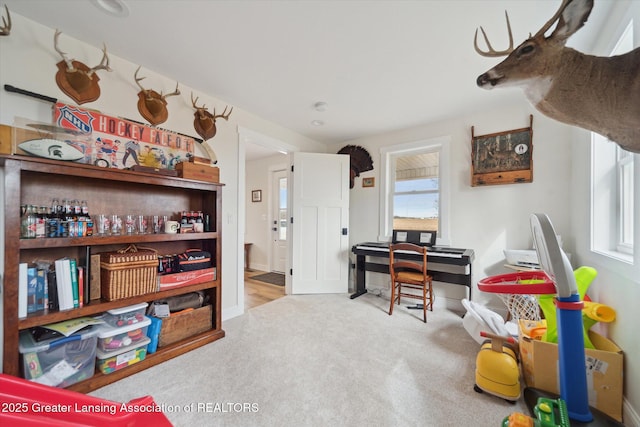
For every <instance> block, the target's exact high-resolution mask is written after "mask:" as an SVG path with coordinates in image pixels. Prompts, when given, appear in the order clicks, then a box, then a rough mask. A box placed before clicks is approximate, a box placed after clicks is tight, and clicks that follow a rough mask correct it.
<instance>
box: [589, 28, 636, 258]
mask: <svg viewBox="0 0 640 427" xmlns="http://www.w3.org/2000/svg"><path fill="white" fill-rule="evenodd" d="M630 50H633V22H630V23H629V25H628V26H627V28H626V29H625V31H624V32H623V33H622V36H621V37H620V39H619V40H618V43H617V44H616V46H615V48H614V49H613V51H612V52H611V55H620V54H622V53H625V52H628V51H630ZM591 140H592V144H591V155H592V159H593V160H592V169H591V177H592V185H591V188H592V198H591V209H592V215H591V218H592V221H591V229H592V233H591V236H592V239H591V246H592V250H593V251H595V252H598V253H601V254H604V255H607V256H610V257H613V258H617V259H620V260H623V261H628V262H631V261H632V259H633V258H632V256H633V249H634V241H633V234H634V231H633V223H634V197H633V194H634V190H633V181H634V159H633V154H632V153H630V152H628V151H625V150H623V149H622V148H620V147H619V146H618V145H616V144H614V143H613V142H611V141H609V140H608V139H607V138H606V137H604V136H602V135H599V134H596V133H592V135H591Z"/></svg>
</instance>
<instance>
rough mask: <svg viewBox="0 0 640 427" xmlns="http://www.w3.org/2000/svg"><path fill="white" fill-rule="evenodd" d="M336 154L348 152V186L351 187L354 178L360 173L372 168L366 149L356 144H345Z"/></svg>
mask: <svg viewBox="0 0 640 427" xmlns="http://www.w3.org/2000/svg"><path fill="white" fill-rule="evenodd" d="M337 154H348V155H349V157H350V160H349V168H350V170H351V173H350V182H349V188H353V182H354V179H355V177H357V176H360V173H362V172H366V171H370V170H373V160H372V159H371V155H370V154H369V152H368V151H367V150H365V149H364V148H362V147H360V146H358V145H345V146H344V147H342V148H341V149H340V151H338V153H337Z"/></svg>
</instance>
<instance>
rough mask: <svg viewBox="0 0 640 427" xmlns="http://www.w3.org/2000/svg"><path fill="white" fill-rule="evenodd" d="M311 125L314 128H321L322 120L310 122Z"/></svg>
mask: <svg viewBox="0 0 640 427" xmlns="http://www.w3.org/2000/svg"><path fill="white" fill-rule="evenodd" d="M311 124H312V125H314V126H322V125H324V122H323V121H322V120H312V121H311Z"/></svg>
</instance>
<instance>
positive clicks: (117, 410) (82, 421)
mask: <svg viewBox="0 0 640 427" xmlns="http://www.w3.org/2000/svg"><path fill="white" fill-rule="evenodd" d="M0 425H4V426H20V427H23V426H24V427H29V426H47V427H51V426H60V427H71V426H77V427H80V426H96V427H100V426H105V427H107V426H108V427H120V426H122V427H147V426H154V427H164V426H167V427H170V426H172V424H171V423H170V422H169V420H168V419H167V417H166V416H165V415H164V413H162V411H161V407H160V406H158V405H157V404H156V403H155V402H154V400H153V398H152V397H151V396H144V397H140V398H138V399H133V400H131V401H129V402H127V403H120V402H112V401H109V400H105V399H100V398H97V397H92V396H87V395H85V394H82V393H77V392H75V391H70V390H64V389H60V388H56V387H50V386H46V385H42V384H38V383H34V382H31V381H27V380H24V379H22V378H17V377H13V376H11V375H7V374H0Z"/></svg>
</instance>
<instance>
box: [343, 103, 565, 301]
mask: <svg viewBox="0 0 640 427" xmlns="http://www.w3.org/2000/svg"><path fill="white" fill-rule="evenodd" d="M530 114H533V116H534V119H533V168H534V171H533V182H532V183H525V184H509V185H496V186H484V187H471V185H470V168H471V126H474V127H475V130H474V134H475V135H484V134H490V133H495V132H500V131H505V130H509V129H519V128H523V127H527V126H529V115H530ZM444 135H448V136H450V137H451V143H450V144H451V147H450V151H451V155H450V164H449V165H446V167H447V168H448V169H449V173H450V182H451V184H450V206H449V212H450V221H449V228H450V230H449V235H450V236H451V239H450V245H451V246H452V247H458V248H471V249H473V250H474V251H475V261H474V263H473V283H474V289H473V291H472V292H473V299H474V300H475V299H477V300H479V301H487V302H489V305H491V306H493V307H495V308H496V309H500V310H504V308H505V307H504V305H503V304H502V303H501V302H500V301H498V300H497V299H496V297H495V296H491V295H489V294H484V293H482V292H479V291H478V290H477V288H476V286H475V283H477V281H478V280H479V279H481V278H483V277H486V276H488V275H495V274H498V273H505V272H508V271H507V270H506V269H505V268H504V267H503V264H504V255H503V249H504V248H511V249H526V248H530V247H531V237H530V236H531V231H530V228H529V215H530V214H531V213H533V212H545V213H547V214H548V215H549V217H550V218H551V220H552V221H553V224H554V226H555V228H556V231H557V232H558V233H560V234H562V235H564V236H566V238H565V249H567V250H568V251H569V252H570V251H571V250H572V246H571V245H572V241H571V238H570V216H569V215H570V193H571V190H570V177H571V151H570V144H569V130H568V128H567V127H566V126H564V125H561V124H559V123H557V122H555V121H552V120H550V119H548V118H546V117H545V116H543V115H541V114H539V113H537V112H536V111H535V110H534V109H532V107H531V106H530V105H529V104H528V103H527V102H526V101H525V100H524V99H523V100H522V101H521V102H520V103H518V104H516V105H512V106H508V107H505V108H503V109H500V110H491V111H482V112H478V113H475V114H472V115H468V116H463V117H458V118H455V119H451V120H447V121H443V122H439V123H433V124H429V125H424V126H420V127H415V128H412V129H405V130H402V131H398V132H392V133H388V134H384V135H377V136H374V137H368V138H362V139H357V140H353V141H348V142H347V143H348V144H354V145H360V146H362V147H364V148H366V149H367V150H368V151H369V153H370V154H371V157H372V158H373V161H374V170H373V171H370V172H367V173H364V174H362V175H361V177H360V178H356V184H355V186H354V188H353V189H352V190H351V206H350V208H351V211H350V217H351V220H350V222H351V224H350V226H351V237H350V244H351V245H353V244H356V243H358V242H363V241H375V240H376V239H377V237H378V221H379V214H378V205H379V202H380V200H379V199H380V194H379V186H380V182H381V181H382V177H381V176H380V170H381V168H380V148H381V147H385V146H389V145H394V144H401V143H408V142H414V141H420V140H426V139H429V138H436V137H439V136H444ZM347 143H344V144H339V145H336V146H335V150H336V151H337V150H339V149H340V148H341V147H342V146H343V145H346V144H347ZM370 176H373V177H375V182H376V187H375V188H362V182H361V180H362V177H370ZM367 274H368V276H367V286H368V287H379V288H381V289H384V291H385V292H386V291H387V290H388V287H389V285H388V283H387V282H388V276H386V275H382V274H377V273H367ZM436 294H437V296H438V297H439V298H436V304H438V303H440V304H442V303H443V302H444V298H442V297H446V298H450V299H451V301H449V303H450V306H451V307H452V308H454V309H460V310H462V308H461V305H460V304H459V300H460V299H462V298H464V297H465V288H464V287H462V286H454V285H436ZM438 300H439V301H438Z"/></svg>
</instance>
